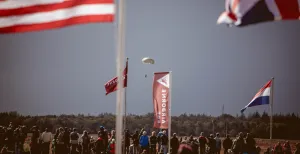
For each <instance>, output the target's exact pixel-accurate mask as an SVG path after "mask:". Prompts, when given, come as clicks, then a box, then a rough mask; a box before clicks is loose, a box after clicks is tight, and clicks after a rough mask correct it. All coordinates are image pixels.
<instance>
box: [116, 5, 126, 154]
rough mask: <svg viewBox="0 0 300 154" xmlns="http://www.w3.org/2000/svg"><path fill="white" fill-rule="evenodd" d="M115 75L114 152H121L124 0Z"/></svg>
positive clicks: (120, 9) (120, 10)
mask: <svg viewBox="0 0 300 154" xmlns="http://www.w3.org/2000/svg"><path fill="white" fill-rule="evenodd" d="M117 36H118V37H117V40H118V41H117V60H116V63H117V65H116V66H117V76H118V90H117V96H116V97H117V98H116V153H117V154H121V153H122V140H123V136H122V132H123V122H122V121H123V102H124V91H123V84H121V83H122V81H123V64H124V50H125V0H119V4H118V35H117Z"/></svg>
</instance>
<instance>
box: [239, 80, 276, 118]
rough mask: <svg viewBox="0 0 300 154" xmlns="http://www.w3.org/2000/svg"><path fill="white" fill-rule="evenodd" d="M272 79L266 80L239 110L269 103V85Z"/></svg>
mask: <svg viewBox="0 0 300 154" xmlns="http://www.w3.org/2000/svg"><path fill="white" fill-rule="evenodd" d="M272 81H273V79H272V80H270V81H269V82H267V84H265V85H264V86H263V87H262V88H261V89H260V90H259V91H258V92H257V93H256V95H255V96H254V98H253V99H252V100H251V101H250V103H249V104H247V105H246V106H245V107H244V108H243V109H241V112H242V113H243V112H244V111H245V110H246V109H247V108H248V107H253V106H258V105H267V104H270V95H271V86H272V84H273V83H272Z"/></svg>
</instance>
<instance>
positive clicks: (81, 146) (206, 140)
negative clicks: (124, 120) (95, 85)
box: [0, 123, 300, 154]
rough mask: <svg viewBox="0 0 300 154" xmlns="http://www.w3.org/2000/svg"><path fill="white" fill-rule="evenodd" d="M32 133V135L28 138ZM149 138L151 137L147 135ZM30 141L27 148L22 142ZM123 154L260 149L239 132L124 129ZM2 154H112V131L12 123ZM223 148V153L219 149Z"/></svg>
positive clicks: (284, 153) (299, 153)
mask: <svg viewBox="0 0 300 154" xmlns="http://www.w3.org/2000/svg"><path fill="white" fill-rule="evenodd" d="M27 134H31V135H29V136H28V135H27ZM149 135H150V136H149ZM28 138H29V145H28V146H26V145H27V144H28V143H25V141H26V139H28ZM122 143H123V146H122V149H123V153H125V154H167V153H168V151H169V149H168V148H170V151H171V154H220V153H221V151H223V153H224V154H244V153H248V154H259V153H261V149H260V148H259V147H258V146H257V145H256V141H255V139H254V138H253V137H252V135H251V134H246V135H244V134H243V133H239V134H238V136H237V137H236V138H235V139H233V140H232V139H231V138H230V136H228V135H227V136H226V138H225V139H223V140H221V138H220V135H219V134H218V133H216V134H215V136H214V134H210V135H209V136H205V134H204V133H203V132H202V133H201V134H200V136H199V137H194V136H192V135H191V136H190V137H181V138H179V137H177V135H176V133H174V134H172V136H171V137H170V147H169V146H168V145H169V137H168V135H167V132H166V130H162V131H160V132H158V133H156V132H155V131H153V132H151V134H148V132H146V131H145V130H144V129H141V130H140V131H135V132H134V133H133V134H131V133H130V132H129V130H128V129H127V130H125V132H124V138H123V141H122ZM0 149H1V154H9V153H11V154H50V153H51V154H115V131H114V130H111V131H108V130H106V129H105V128H104V127H103V126H101V127H100V129H99V131H98V134H97V137H94V136H92V135H91V134H89V133H88V132H87V131H83V134H82V135H79V133H78V132H77V129H76V128H73V129H70V128H62V127H61V128H59V129H58V130H57V131H56V132H55V133H54V134H52V132H50V131H49V130H48V129H47V128H46V129H45V130H44V131H43V132H40V130H39V129H38V127H36V126H34V127H32V128H31V129H27V127H26V126H17V127H14V126H13V124H12V123H10V124H9V126H8V127H3V126H0ZM222 149H223V150H222ZM265 153H273V154H292V153H294V154H300V145H299V144H297V145H296V150H295V151H294V152H292V148H291V145H290V144H289V142H288V141H287V142H286V143H284V144H283V145H282V143H277V144H276V145H275V146H274V147H273V148H269V149H267V151H265Z"/></svg>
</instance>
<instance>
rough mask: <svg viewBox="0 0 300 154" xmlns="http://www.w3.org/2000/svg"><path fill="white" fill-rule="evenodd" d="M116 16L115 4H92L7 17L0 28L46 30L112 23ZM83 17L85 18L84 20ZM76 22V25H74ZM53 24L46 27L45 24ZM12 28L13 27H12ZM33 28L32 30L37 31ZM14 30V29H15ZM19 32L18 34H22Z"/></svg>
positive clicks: (2, 20)
mask: <svg viewBox="0 0 300 154" xmlns="http://www.w3.org/2000/svg"><path fill="white" fill-rule="evenodd" d="M113 14H114V5H113V4H90V5H80V6H76V7H73V8H68V9H60V10H55V11H51V12H43V13H36V14H30V15H23V16H16V17H5V18H3V17H2V18H0V28H1V29H4V31H5V29H6V30H7V29H10V28H13V27H19V28H18V29H19V30H21V29H23V30H21V31H24V30H25V29H27V30H28V27H26V28H21V27H22V26H35V27H36V28H38V26H39V25H40V26H42V27H40V28H39V29H40V30H41V29H44V28H45V27H55V28H57V27H63V26H67V25H72V24H75V23H84V22H112V21H113ZM81 17H83V18H84V17H85V18H86V19H83V18H81ZM72 22H74V23H72ZM46 23H48V24H52V25H48V26H47V25H45V26H43V24H46ZM11 26H12V27H11ZM36 28H34V27H32V28H31V29H36ZM13 29H14V28H13ZM19 30H17V31H18V32H20V31H19ZM36 30H37V29H36Z"/></svg>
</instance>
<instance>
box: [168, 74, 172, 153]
mask: <svg viewBox="0 0 300 154" xmlns="http://www.w3.org/2000/svg"><path fill="white" fill-rule="evenodd" d="M171 104H172V71H170V72H169V129H168V130H169V132H168V134H169V135H168V136H169V137H168V138H169V140H168V141H169V146H168V152H169V154H171V125H172V113H171V111H172V105H171Z"/></svg>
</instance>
